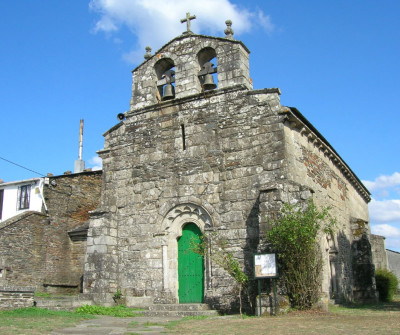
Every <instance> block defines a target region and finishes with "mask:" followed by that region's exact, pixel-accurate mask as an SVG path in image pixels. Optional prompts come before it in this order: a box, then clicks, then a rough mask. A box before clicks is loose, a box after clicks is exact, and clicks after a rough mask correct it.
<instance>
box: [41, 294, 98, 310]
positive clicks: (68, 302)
mask: <svg viewBox="0 0 400 335" xmlns="http://www.w3.org/2000/svg"><path fill="white" fill-rule="evenodd" d="M34 301H35V302H36V307H39V308H47V309H53V310H74V309H76V308H78V307H80V306H83V305H92V304H93V302H92V301H91V300H85V299H79V297H75V296H73V297H69V296H67V297H56V298H41V297H34Z"/></svg>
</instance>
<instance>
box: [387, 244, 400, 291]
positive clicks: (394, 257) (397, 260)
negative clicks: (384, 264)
mask: <svg viewBox="0 0 400 335" xmlns="http://www.w3.org/2000/svg"><path fill="white" fill-rule="evenodd" d="M386 253H387V258H388V262H389V270H390V271H392V272H393V273H394V274H395V275H396V276H397V279H398V280H399V286H397V288H398V290H399V291H400V252H397V251H393V250H389V249H386Z"/></svg>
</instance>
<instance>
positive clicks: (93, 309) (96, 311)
mask: <svg viewBox="0 0 400 335" xmlns="http://www.w3.org/2000/svg"><path fill="white" fill-rule="evenodd" d="M140 311H142V309H139V308H128V307H125V306H123V305H117V306H112V307H104V306H98V305H83V306H81V307H79V308H77V309H76V310H75V312H76V313H78V314H93V315H109V316H115V317H119V318H125V317H133V316H141V315H142V314H141V313H140Z"/></svg>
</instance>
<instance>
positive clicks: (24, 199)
mask: <svg viewBox="0 0 400 335" xmlns="http://www.w3.org/2000/svg"><path fill="white" fill-rule="evenodd" d="M18 193H19V194H18V209H28V208H29V198H30V195H31V185H23V186H20V187H18Z"/></svg>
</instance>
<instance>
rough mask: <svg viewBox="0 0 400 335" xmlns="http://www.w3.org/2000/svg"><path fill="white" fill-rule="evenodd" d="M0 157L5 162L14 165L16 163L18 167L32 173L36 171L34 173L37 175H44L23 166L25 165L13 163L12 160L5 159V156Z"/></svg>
mask: <svg viewBox="0 0 400 335" xmlns="http://www.w3.org/2000/svg"><path fill="white" fill-rule="evenodd" d="M0 159H2V160H3V161H6V162H8V163H11V164H14V165H16V166H18V167H20V168H23V169H25V170H28V171H31V172H33V173H36V174H38V175H39V176H42V177H45V175H44V174H43V173H40V172H37V171H34V170H31V169H28V168H27V167H25V166H22V165H20V164H17V163H14V162H11V161H10V160H8V159H5V158H3V157H0Z"/></svg>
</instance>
